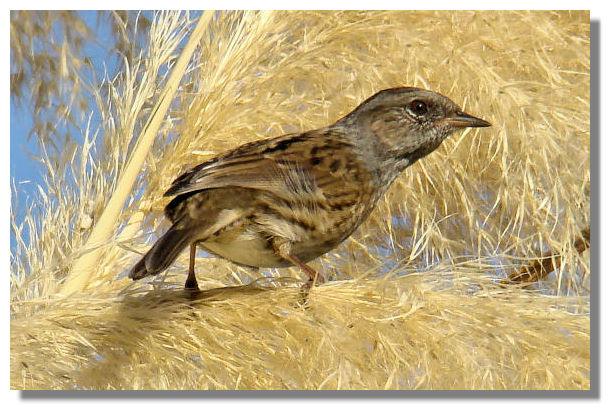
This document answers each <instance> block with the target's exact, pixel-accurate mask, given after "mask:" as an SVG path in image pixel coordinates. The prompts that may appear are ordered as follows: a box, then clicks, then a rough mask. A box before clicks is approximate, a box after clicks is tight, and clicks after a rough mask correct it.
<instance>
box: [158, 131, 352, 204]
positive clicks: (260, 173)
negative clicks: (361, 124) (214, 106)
mask: <svg viewBox="0 0 615 415" xmlns="http://www.w3.org/2000/svg"><path fill="white" fill-rule="evenodd" d="M349 146H350V144H347V143H345V142H343V141H339V142H338V140H335V142H333V140H332V139H331V137H329V136H326V135H323V134H322V133H321V132H320V131H313V132H308V133H303V134H300V135H288V136H282V137H278V138H274V139H268V140H262V141H256V142H252V143H248V144H245V145H243V146H241V147H238V148H237V149H235V150H232V151H231V152H229V153H226V154H224V155H222V156H220V157H217V158H214V159H213V160H209V161H207V162H205V163H203V164H200V165H198V166H196V167H195V168H193V169H192V170H190V171H188V172H186V173H184V174H183V175H181V176H179V177H178V178H177V179H176V180H175V181H174V182H173V184H172V186H171V187H170V188H169V190H167V192H166V193H165V196H178V195H182V194H185V193H191V192H195V191H199V190H205V189H213V188H221V187H230V186H236V187H243V188H250V189H258V190H266V191H270V192H272V193H287V192H288V191H293V192H297V193H303V192H309V191H313V190H314V189H316V188H318V187H320V186H321V185H326V184H327V183H330V182H332V181H334V180H335V179H336V177H334V176H337V175H335V172H336V170H338V169H333V170H332V169H330V167H331V165H330V164H327V163H325V162H324V161H323V157H322V156H323V155H324V153H330V152H331V151H334V150H337V151H342V152H343V151H344V150H346V151H347V148H348V147H349ZM327 149H329V150H328V151H327ZM333 167H336V166H335V165H334V166H333ZM338 180H339V179H338Z"/></svg>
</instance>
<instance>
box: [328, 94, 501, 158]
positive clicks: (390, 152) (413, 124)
mask: <svg viewBox="0 0 615 415" xmlns="http://www.w3.org/2000/svg"><path fill="white" fill-rule="evenodd" d="M339 122H340V123H346V124H349V125H352V126H354V127H356V128H359V130H362V131H366V132H367V133H368V134H370V135H372V137H375V138H376V139H377V145H378V146H380V149H379V151H381V152H382V154H383V155H386V157H387V158H391V159H393V158H398V159H405V160H408V161H409V163H408V165H409V164H411V163H412V162H414V161H416V160H418V159H419V158H421V157H424V156H426V155H427V154H429V153H431V152H432V151H433V150H435V149H436V148H437V147H438V146H439V145H440V144H441V143H442V141H443V140H444V139H445V138H446V137H447V136H448V135H450V134H451V133H453V132H455V131H456V130H460V129H463V128H468V127H489V126H490V125H491V124H490V123H489V122H487V121H484V120H481V119H480V118H477V117H474V116H472V115H470V114H467V113H465V112H463V111H462V110H461V108H460V107H459V105H457V104H455V103H454V102H453V101H452V100H450V99H449V98H447V97H445V96H444V95H441V94H438V93H436V92H433V91H428V90H425V89H420V88H406V87H404V88H392V89H385V90H383V91H380V92H378V93H376V94H375V95H373V96H372V97H370V98H368V99H367V100H365V101H364V102H363V103H362V104H361V105H359V106H358V107H357V108H356V109H355V110H354V111H353V112H351V113H350V114H348V115H347V116H346V117H344V118H343V119H342V120H340V121H339Z"/></svg>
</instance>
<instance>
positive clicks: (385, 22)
mask: <svg viewBox="0 0 615 415" xmlns="http://www.w3.org/2000/svg"><path fill="white" fill-rule="evenodd" d="M189 24H190V22H188V21H187V19H185V18H184V17H181V16H178V15H176V14H174V13H169V14H162V15H159V16H158V17H157V19H155V20H154V21H153V23H152V26H151V31H150V33H151V35H150V36H151V38H152V41H151V42H150V45H149V48H148V49H147V50H144V51H143V53H142V55H139V54H135V55H134V56H132V57H131V59H128V60H127V61H126V64H125V68H124V70H123V71H122V72H121V73H120V74H119V75H118V77H117V78H116V79H114V80H112V82H109V83H106V84H105V87H106V88H109V93H105V94H102V91H101V89H102V88H101V87H100V86H98V87H95V88H94V90H96V88H99V89H98V94H97V96H98V97H99V106H100V109H101V111H100V114H99V116H100V118H101V119H102V127H103V128H102V129H98V130H96V129H94V127H92V128H91V129H89V130H88V129H87V128H86V127H85V126H84V128H83V131H84V134H83V136H84V137H85V139H84V145H83V147H82V148H78V149H75V154H74V157H68V160H69V162H68V163H67V164H66V166H67V168H68V169H73V170H74V173H70V170H68V172H65V171H57V170H58V168H57V167H55V168H54V167H53V166H51V165H50V169H49V174H48V183H47V187H41V195H40V200H39V205H38V206H37V207H36V208H35V209H34V210H32V211H31V213H30V214H27V215H26V220H25V222H24V224H18V223H14V229H15V234H16V236H17V241H18V244H17V247H16V249H15V252H14V257H13V261H12V270H11V271H12V277H11V312H12V320H11V385H12V387H13V388H17V389H80V388H94V389H100V388H103V389H107V388H109V389H140V388H146V389H212V388H215V389H235V388H239V389H270V388H273V389H318V388H323V389H355V388H356V389H365V388H369V389H385V388H392V389H415V388H419V389H451V388H453V389H587V388H589V314H588V309H589V297H588V295H589V290H590V284H589V276H590V272H589V252H588V251H586V252H585V253H583V254H581V255H579V254H578V253H577V252H576V251H575V249H574V246H573V242H574V240H575V239H576V238H577V237H578V235H579V234H580V232H581V230H582V229H584V228H586V227H587V226H589V186H590V179H589V13H587V12H423V11H422V12H364V13H357V12H271V13H233V12H223V13H216V15H215V17H214V19H213V20H212V21H211V22H210V24H209V26H208V29H207V30H208V31H207V34H206V36H205V37H204V39H203V40H202V43H201V46H202V48H201V49H200V52H199V55H198V56H197V59H195V61H194V62H193V63H192V64H191V65H190V67H189V69H188V71H187V74H186V76H185V78H184V80H183V82H182V84H181V87H180V88H179V89H178V91H177V95H176V102H174V104H173V106H172V108H171V112H170V114H169V116H168V117H167V118H166V120H165V123H163V125H162V127H161V129H160V135H159V137H158V139H157V140H156V141H155V142H154V145H153V147H152V151H151V153H150V154H149V156H148V157H147V159H146V162H145V165H144V168H143V170H142V172H143V174H142V175H141V176H140V177H139V178H138V180H137V184H136V186H135V188H134V189H133V192H132V194H130V195H128V196H127V198H128V202H127V205H126V207H125V209H124V211H123V213H122V215H121V217H120V220H119V221H118V222H117V223H116V224H115V226H114V229H113V230H112V232H111V234H114V235H116V236H115V237H114V238H112V239H109V240H108V241H107V242H106V243H105V244H103V245H102V248H101V249H102V250H103V251H104V252H103V255H102V256H101V261H100V265H98V266H97V268H96V270H95V272H94V273H93V274H92V275H93V277H92V278H90V279H88V280H87V283H86V284H85V285H84V289H83V290H82V291H80V292H78V293H75V294H73V295H72V296H70V297H66V296H63V295H61V294H59V293H60V292H61V291H62V286H63V284H64V282H65V277H66V275H67V274H68V271H69V270H70V269H71V267H72V265H73V264H74V261H75V259H76V258H77V257H78V256H79V255H81V254H83V247H84V244H85V241H86V239H87V237H88V236H89V232H90V229H91V225H90V226H88V224H89V223H90V222H91V220H93V222H94V223H97V221H98V220H99V217H100V214H101V212H102V210H103V209H104V207H105V203H106V202H107V201H108V200H109V198H110V196H111V192H112V191H113V189H114V188H115V184H116V183H117V180H118V177H119V175H120V172H121V171H122V170H123V168H124V167H125V163H126V160H127V158H128V154H130V152H131V151H132V149H133V148H134V143H133V142H132V141H133V140H132V137H136V136H138V135H139V133H140V131H141V129H142V128H143V123H144V121H145V120H147V118H148V117H149V115H150V112H151V109H152V107H153V106H154V105H155V103H156V101H157V100H158V98H159V94H160V91H161V90H162V87H163V85H164V84H165V83H166V81H167V73H168V72H167V70H166V69H167V68H168V64H169V63H170V61H171V59H172V58H174V57H175V56H176V55H175V54H176V53H178V52H179V51H175V52H173V53H171V52H170V51H169V48H171V47H174V46H175V45H177V44H178V41H177V37H176V36H181V37H183V36H185V35H186V28H187V27H189ZM162 34H164V36H162ZM399 85H416V86H422V87H427V88H430V89H434V90H437V91H439V92H441V93H443V94H445V95H448V96H450V97H451V98H452V99H454V100H455V101H457V102H459V103H461V104H463V107H464V108H465V109H466V110H467V111H469V112H470V113H472V114H475V115H477V116H480V117H483V118H485V119H488V120H489V121H491V122H492V124H493V127H491V128H489V129H482V130H480V131H468V132H464V133H463V134H461V135H456V136H454V137H452V138H451V139H449V140H447V142H446V143H444V145H443V146H442V147H441V148H440V149H438V150H437V151H436V152H434V153H433V154H431V155H430V156H428V157H427V158H425V159H424V160H421V161H420V162H418V163H417V164H415V165H414V166H413V167H411V168H410V169H409V171H408V172H407V173H406V174H404V175H402V177H400V178H399V179H398V180H397V182H396V183H395V184H394V185H393V186H392V188H391V189H390V191H389V192H388V193H387V195H386V197H385V198H384V199H383V200H382V201H381V202H380V204H379V206H378V208H377V209H376V211H375V212H374V213H373V214H372V215H371V217H370V218H369V220H368V221H366V223H365V224H364V225H363V226H362V227H361V228H360V229H359V230H358V231H357V232H356V233H355V234H354V235H353V236H352V237H351V238H350V239H349V240H348V241H346V242H345V243H344V244H343V245H341V246H340V247H338V248H337V249H336V250H334V251H332V252H331V253H330V254H328V255H326V256H325V257H323V258H322V259H321V260H318V261H315V262H314V266H315V267H317V268H319V269H322V270H323V271H324V272H325V274H326V275H327V277H328V279H329V280H330V282H329V283H327V284H325V285H324V286H321V287H317V288H316V289H315V290H314V292H313V293H312V295H311V297H310V302H309V308H307V309H304V308H301V307H299V306H298V305H297V295H298V291H297V286H298V284H299V281H300V278H303V276H302V275H301V274H300V273H299V272H298V271H297V270H294V269H288V270H280V271H272V272H269V271H268V272H261V273H258V272H255V271H251V270H246V269H242V268H238V267H236V266H234V265H232V264H229V263H227V262H225V261H223V260H219V259H213V258H204V257H203V258H199V259H198V260H197V273H198V277H199V283H200V286H201V288H203V289H205V290H212V289H214V290H213V291H207V292H206V293H204V294H203V295H201V296H199V297H196V298H188V297H186V296H185V294H183V293H182V291H181V286H182V284H183V279H184V278H185V272H186V263H187V256H186V255H183V256H182V257H180V259H179V260H178V261H176V263H175V264H174V265H173V266H172V267H171V268H170V270H169V271H168V272H166V273H164V274H162V275H160V276H158V277H155V278H154V279H153V281H151V283H148V282H147V281H146V282H143V281H141V282H138V283H132V282H130V281H128V280H127V279H126V278H124V277H125V274H126V271H127V270H128V269H129V268H130V267H131V266H132V265H133V264H134V262H135V261H136V260H137V258H138V256H137V255H136V254H135V253H134V252H141V253H142V252H145V251H146V250H147V247H148V246H149V245H150V244H151V243H152V240H153V236H154V235H152V234H158V233H160V232H162V231H163V230H164V228H165V227H166V226H167V224H166V223H165V221H164V220H163V219H162V216H163V215H162V209H163V207H164V205H165V203H167V202H168V200H166V199H163V198H162V197H161V195H162V193H163V192H164V190H165V189H166V187H167V186H168V185H169V184H170V182H171V181H172V180H173V178H174V177H175V176H176V175H177V174H179V173H180V172H181V171H182V170H183V169H184V168H185V167H186V166H189V165H194V164H196V163H198V162H200V161H203V160H205V159H207V158H209V157H211V155H212V154H215V153H216V152H218V151H221V150H224V149H228V148H232V147H234V146H236V145H238V144H240V143H244V142H248V141H252V140H255V139H258V138H264V137H269V136H274V135H279V134H282V133H287V132H296V131H301V130H305V129H310V128H317V127H320V126H323V125H327V124H329V123H331V122H333V121H335V120H336V119H337V118H338V117H340V116H342V115H343V114H345V113H346V112H348V111H349V110H351V109H352V108H353V107H354V106H356V105H357V104H358V103H360V102H361V101H362V100H363V99H365V98H367V97H368V96H369V95H371V94H372V93H373V92H376V91H378V90H380V89H383V88H387V87H392V86H399ZM93 143H100V144H97V145H94V144H93ZM70 160H72V162H70ZM71 180H72V181H71ZM88 219H91V220H88ZM130 223H133V224H135V223H136V224H138V225H139V226H137V227H133V226H128V225H129V224H130ZM80 224H82V225H80ZM20 226H25V227H28V228H29V229H30V231H29V232H30V238H29V241H28V240H24V241H23V242H21V239H20V237H19V235H20V234H21V231H20ZM127 229H128V230H127ZM137 229H138V231H137V232H136V233H135V230H137ZM550 250H554V251H557V252H558V253H560V254H561V255H562V266H561V267H560V268H558V270H557V271H556V272H554V273H553V274H552V275H550V276H549V278H548V280H546V281H543V282H541V283H539V284H536V285H535V286H533V287H531V288H537V289H538V290H536V289H530V290H527V289H520V288H517V287H509V288H502V287H500V286H499V285H498V284H497V280H498V279H501V278H502V277H503V276H505V275H507V274H508V273H510V272H512V271H514V270H515V268H516V267H518V266H519V265H521V264H526V263H527V262H529V261H531V260H532V259H535V258H538V257H540V256H541V255H544V254H546V252H547V251H550ZM250 282H253V285H252V286H251V287H248V288H225V287H229V286H232V285H237V284H244V283H250Z"/></svg>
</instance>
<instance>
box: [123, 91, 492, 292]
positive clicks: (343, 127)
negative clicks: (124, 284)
mask: <svg viewBox="0 0 615 415" xmlns="http://www.w3.org/2000/svg"><path fill="white" fill-rule="evenodd" d="M489 125H490V124H489V123H488V122H486V121H483V120H481V119H479V118H476V117H473V116H471V115H468V114H466V113H464V112H463V111H462V110H461V109H460V108H459V106H458V105H456V104H455V103H454V102H453V101H451V100H450V99H448V98H446V97H445V96H443V95H440V94H437V93H435V92H431V91H427V90H423V89H419V88H393V89H387V90H383V91H380V92H378V93H377V94H375V95H373V96H372V97H371V98H369V99H367V100H366V101H364V102H363V103H362V104H361V105H359V106H358V107H357V108H356V109H355V110H354V111H352V112H351V113H350V114H348V115H347V116H345V117H344V118H342V119H340V120H339V121H337V122H336V123H334V124H333V125H330V126H328V127H324V128H321V129H319V130H314V131H308V132H304V133H300V134H289V135H285V136H281V137H276V138H270V139H266V140H261V141H256V142H252V143H248V144H245V145H242V146H240V147H237V148H236V149H233V150H231V151H228V152H226V153H224V154H222V155H220V156H218V157H216V158H214V159H212V160H209V161H207V162H205V163H202V164H199V165H198V166H196V167H194V168H193V169H191V170H190V171H188V172H186V173H184V174H182V175H181V176H179V177H178V178H177V179H176V180H175V181H174V182H173V184H172V186H171V188H170V189H169V190H167V191H166V193H165V196H173V197H174V199H173V200H171V202H170V203H169V204H168V205H167V207H166V209H165V214H166V216H167V218H168V219H169V220H170V221H171V223H172V226H171V228H170V229H169V230H168V231H167V233H166V234H165V235H163V236H162V237H161V238H160V239H159V240H158V241H157V242H156V243H155V244H154V246H153V247H152V249H151V250H150V251H149V252H148V253H147V254H146V255H145V256H144V257H143V258H142V259H141V260H140V261H139V262H138V263H137V264H136V265H135V266H134V268H133V269H132V271H131V273H130V275H131V277H132V278H133V279H135V280H136V279H140V278H143V277H146V276H148V275H154V274H157V273H159V272H161V271H163V270H164V269H166V268H167V267H168V266H169V265H171V263H172V262H173V261H174V260H175V258H177V256H178V255H179V254H180V253H181V251H183V250H184V249H185V248H186V247H188V246H190V268H189V271H188V279H187V280H186V288H191V289H197V288H198V284H197V281H196V277H195V274H194V255H195V250H196V246H197V244H198V245H199V246H201V247H203V248H204V249H206V250H207V251H209V252H211V253H214V254H216V255H218V256H220V257H223V258H226V259H228V260H230V261H233V262H235V263H238V264H241V265H248V266H253V267H267V268H268V267H286V266H291V265H295V266H299V267H300V268H301V269H302V270H304V271H305V272H306V274H307V275H308V277H309V279H308V282H307V283H306V285H305V286H304V288H306V289H307V288H309V287H310V286H311V285H312V284H313V283H315V282H316V280H317V279H318V274H317V273H316V271H314V270H313V269H312V268H311V267H309V266H308V265H307V264H306V263H307V262H309V261H311V260H312V259H314V258H317V257H319V256H321V255H323V254H325V253H326V252H328V251H330V250H331V249H333V248H335V247H336V246H337V245H338V244H339V243H341V242H342V241H344V240H345V239H346V238H347V237H348V236H350V235H351V234H352V232H354V230H355V229H356V228H357V227H358V226H359V225H360V224H361V223H362V222H363V221H364V220H365V219H366V218H367V216H368V215H369V213H370V212H371V211H372V210H373V208H374V206H375V205H376V203H377V202H378V200H379V199H380V197H381V196H382V195H383V193H384V192H385V191H386V190H387V189H388V187H389V185H390V184H391V183H392V182H393V180H394V179H395V178H396V177H397V176H398V175H399V174H400V173H401V172H402V171H403V170H404V169H406V168H407V167H408V166H410V165H411V164H412V163H414V162H415V161H416V160H418V159H420V158H422V157H425V156H426V155H427V154H429V153H431V152H432V151H433V150H435V149H436V148H437V147H438V146H439V145H440V144H441V143H442V141H443V140H444V139H445V138H446V137H447V136H448V135H449V134H451V133H452V132H454V131H455V130H458V129H461V128H466V127H488V126H489ZM306 292H307V291H306Z"/></svg>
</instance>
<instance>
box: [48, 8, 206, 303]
mask: <svg viewBox="0 0 615 415" xmlns="http://www.w3.org/2000/svg"><path fill="white" fill-rule="evenodd" d="M213 14H214V13H213V11H206V12H204V13H203V14H202V15H201V17H200V19H199V21H198V23H197V25H196V27H195V28H194V32H193V33H192V35H191V36H190V39H189V40H188V43H187V44H186V47H185V48H184V50H183V51H182V53H181V54H180V56H179V58H178V59H177V62H176V63H175V66H174V68H173V71H172V73H171V75H170V76H169V80H168V81H167V84H166V85H165V87H164V89H163V91H162V93H161V94H160V98H159V100H158V102H157V104H156V106H155V107H154V108H153V109H152V113H151V115H150V118H149V120H148V121H147V123H146V125H145V128H144V129H143V131H142V133H141V136H140V137H139V139H138V140H137V145H136V147H135V149H134V152H133V155H132V157H131V158H130V161H129V162H128V164H127V165H126V169H125V170H124V173H123V174H122V176H121V177H120V179H119V181H118V184H117V187H116V189H115V191H114V192H113V194H112V195H111V198H110V199H109V203H107V205H106V206H105V209H104V211H103V214H102V216H101V217H100V220H99V221H98V223H97V224H96V225H95V226H94V228H93V229H92V233H91V234H90V237H89V238H88V240H87V242H86V244H85V247H84V254H83V255H81V256H80V257H79V258H78V259H77V260H76V261H75V263H74V265H73V267H72V268H71V271H70V273H69V274H68V276H67V278H66V280H65V282H64V284H63V285H62V287H61V288H60V294H61V295H70V294H73V293H75V292H77V291H80V290H82V289H83V288H85V287H86V286H87V284H88V281H89V280H90V279H91V278H92V275H93V274H94V272H95V271H96V269H97V266H96V265H97V263H98V261H99V259H100V257H101V255H102V253H103V249H102V247H103V245H104V243H105V242H106V241H108V240H109V238H110V237H111V236H112V235H113V232H114V230H115V227H116V224H117V220H118V217H119V215H120V213H121V211H122V207H123V206H124V203H125V202H126V199H127V197H128V195H129V194H130V192H131V190H132V188H133V185H134V182H135V180H136V179H137V175H138V174H139V172H140V171H141V168H142V166H143V162H144V161H145V158H146V156H147V154H148V152H149V149H150V147H151V146H152V144H153V142H154V139H155V138H156V135H157V133H158V129H159V128H160V125H161V123H162V120H163V118H164V116H165V114H166V113H167V111H168V109H169V106H170V105H171V102H172V100H173V97H174V96H175V92H176V91H177V88H178V87H179V83H180V81H181V79H182V78H183V75H184V72H185V69H186V67H187V65H188V62H189V61H190V58H191V57H192V54H193V52H194V50H195V49H196V47H197V45H198V43H199V41H200V40H201V37H202V36H203V33H205V29H206V27H207V25H208V24H209V21H210V20H211V18H212V17H213Z"/></svg>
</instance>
